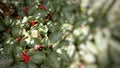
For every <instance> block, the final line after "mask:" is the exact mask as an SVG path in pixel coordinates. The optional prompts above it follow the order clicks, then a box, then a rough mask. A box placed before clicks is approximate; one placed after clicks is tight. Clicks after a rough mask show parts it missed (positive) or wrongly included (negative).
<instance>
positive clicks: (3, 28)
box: [0, 22, 6, 32]
mask: <svg viewBox="0 0 120 68" xmlns="http://www.w3.org/2000/svg"><path fill="white" fill-rule="evenodd" d="M5 29H6V28H5V26H4V25H3V22H0V32H1V31H4V30H5Z"/></svg>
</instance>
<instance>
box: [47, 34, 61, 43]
mask: <svg viewBox="0 0 120 68" xmlns="http://www.w3.org/2000/svg"><path fill="white" fill-rule="evenodd" d="M61 38H62V32H55V33H52V34H51V35H50V36H49V39H50V42H51V44H54V43H56V42H57V41H60V40H61Z"/></svg>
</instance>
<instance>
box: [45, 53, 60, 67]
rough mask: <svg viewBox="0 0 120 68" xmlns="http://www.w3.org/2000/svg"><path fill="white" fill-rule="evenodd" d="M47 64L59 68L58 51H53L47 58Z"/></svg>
mask: <svg viewBox="0 0 120 68" xmlns="http://www.w3.org/2000/svg"><path fill="white" fill-rule="evenodd" d="M47 64H48V65H49V66H50V67H51V68H59V67H60V66H59V65H60V64H59V61H58V59H57V55H56V53H51V54H50V55H49V56H48V58H47Z"/></svg>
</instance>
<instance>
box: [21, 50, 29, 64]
mask: <svg viewBox="0 0 120 68" xmlns="http://www.w3.org/2000/svg"><path fill="white" fill-rule="evenodd" d="M22 58H23V59H24V62H28V61H29V60H30V56H29V55H27V52H26V50H24V51H23V52H22Z"/></svg>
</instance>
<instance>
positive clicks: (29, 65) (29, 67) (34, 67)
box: [27, 62, 37, 68]
mask: <svg viewBox="0 0 120 68" xmlns="http://www.w3.org/2000/svg"><path fill="white" fill-rule="evenodd" d="M27 66H28V68H37V66H36V64H35V63H33V62H28V63H27Z"/></svg>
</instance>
